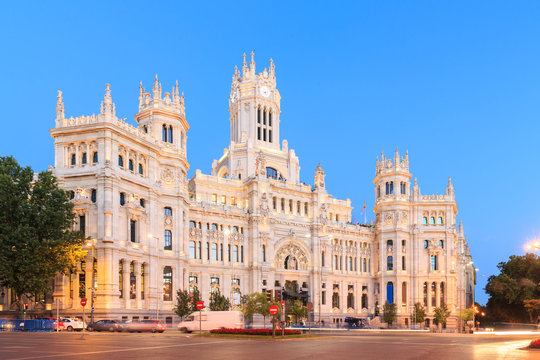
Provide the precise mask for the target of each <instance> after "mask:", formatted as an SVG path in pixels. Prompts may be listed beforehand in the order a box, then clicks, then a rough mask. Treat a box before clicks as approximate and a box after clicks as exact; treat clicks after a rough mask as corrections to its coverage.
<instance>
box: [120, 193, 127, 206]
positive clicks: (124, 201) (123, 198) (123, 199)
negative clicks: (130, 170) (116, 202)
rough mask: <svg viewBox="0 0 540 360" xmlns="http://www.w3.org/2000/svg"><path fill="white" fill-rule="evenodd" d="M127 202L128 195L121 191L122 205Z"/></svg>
mask: <svg viewBox="0 0 540 360" xmlns="http://www.w3.org/2000/svg"><path fill="white" fill-rule="evenodd" d="M125 203H126V195H125V194H124V193H123V192H121V193H120V205H125Z"/></svg>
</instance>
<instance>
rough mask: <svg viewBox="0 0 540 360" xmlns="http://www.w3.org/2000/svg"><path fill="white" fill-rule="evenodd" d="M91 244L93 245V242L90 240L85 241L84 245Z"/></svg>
mask: <svg viewBox="0 0 540 360" xmlns="http://www.w3.org/2000/svg"><path fill="white" fill-rule="evenodd" d="M93 245H94V243H93V242H92V240H88V241H86V246H90V247H91V246H93Z"/></svg>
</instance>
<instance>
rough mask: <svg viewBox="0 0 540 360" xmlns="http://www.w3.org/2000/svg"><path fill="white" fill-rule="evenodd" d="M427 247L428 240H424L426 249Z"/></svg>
mask: <svg viewBox="0 0 540 360" xmlns="http://www.w3.org/2000/svg"><path fill="white" fill-rule="evenodd" d="M427 248H428V241H427V240H424V249H427Z"/></svg>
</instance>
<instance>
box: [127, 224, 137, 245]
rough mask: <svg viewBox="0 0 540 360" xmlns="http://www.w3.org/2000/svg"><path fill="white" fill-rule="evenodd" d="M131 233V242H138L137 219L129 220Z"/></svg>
mask: <svg viewBox="0 0 540 360" xmlns="http://www.w3.org/2000/svg"><path fill="white" fill-rule="evenodd" d="M129 234H130V237H131V238H130V240H131V242H137V221H135V220H130V221H129Z"/></svg>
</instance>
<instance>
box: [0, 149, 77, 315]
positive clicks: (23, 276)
mask: <svg viewBox="0 0 540 360" xmlns="http://www.w3.org/2000/svg"><path fill="white" fill-rule="evenodd" d="M74 219H75V215H74V213H73V204H71V203H70V202H69V197H68V194H67V193H66V192H65V191H64V190H62V189H60V188H59V187H58V183H57V181H56V178H55V177H54V176H53V175H52V174H51V172H49V171H44V172H41V173H39V174H38V176H37V178H36V179H34V172H33V171H32V169H31V168H30V167H22V166H20V165H19V164H18V163H17V161H16V160H15V159H14V158H13V157H11V156H9V157H0V284H1V285H2V286H5V287H8V288H11V289H12V290H13V291H14V292H15V294H16V296H17V298H18V299H19V303H20V304H22V296H23V295H25V296H27V297H29V298H33V297H35V296H36V295H37V294H43V293H45V292H48V291H49V290H50V284H51V280H52V279H53V278H54V276H55V275H56V274H57V273H62V274H65V273H66V272H68V271H69V270H75V269H76V266H77V263H78V262H79V261H81V260H82V259H83V258H84V255H85V254H86V251H82V248H81V246H82V243H83V241H84V235H83V234H82V233H81V232H79V231H73V229H72V226H73V223H74ZM20 306H21V305H20Z"/></svg>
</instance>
